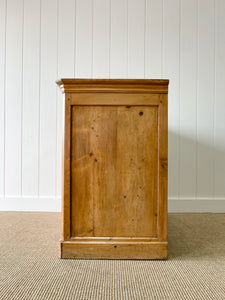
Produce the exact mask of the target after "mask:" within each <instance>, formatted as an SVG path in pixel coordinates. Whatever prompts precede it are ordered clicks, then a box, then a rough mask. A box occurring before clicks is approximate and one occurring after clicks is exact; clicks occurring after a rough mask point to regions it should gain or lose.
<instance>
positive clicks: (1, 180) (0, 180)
mask: <svg viewBox="0 0 225 300" xmlns="http://www.w3.org/2000/svg"><path fill="white" fill-rule="evenodd" d="M6 17H7V1H6V0H4V1H1V2H0V166H1V167H0V195H3V196H4V195H5V77H6V24H7V19H6Z"/></svg>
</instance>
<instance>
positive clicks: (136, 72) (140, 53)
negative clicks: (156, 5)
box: [128, 0, 145, 78]
mask: <svg viewBox="0 0 225 300" xmlns="http://www.w3.org/2000/svg"><path fill="white" fill-rule="evenodd" d="M144 4H145V0H130V1H128V77H129V78H143V77H144V64H145V62H144V44H145V42H144V40H145V37H144V34H145V32H144V19H145V11H144V8H145V5H144Z"/></svg>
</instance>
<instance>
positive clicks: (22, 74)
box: [20, 0, 24, 196]
mask: <svg viewBox="0 0 225 300" xmlns="http://www.w3.org/2000/svg"><path fill="white" fill-rule="evenodd" d="M23 49H24V0H23V1H22V57H21V60H22V62H21V65H22V70H21V125H20V126H21V143H20V144H21V150H20V153H21V158H20V160H21V170H20V171H21V173H20V177H21V186H20V195H21V196H22V195H23V94H24V93H23V89H24V72H23V70H24V65H23V64H24V62H23V57H24V53H23V52H24V51H23Z"/></svg>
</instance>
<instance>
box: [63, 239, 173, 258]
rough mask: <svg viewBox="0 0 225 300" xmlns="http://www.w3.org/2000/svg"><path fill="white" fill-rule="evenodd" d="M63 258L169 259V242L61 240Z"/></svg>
mask: <svg viewBox="0 0 225 300" xmlns="http://www.w3.org/2000/svg"><path fill="white" fill-rule="evenodd" d="M59 256H60V257H61V258H86V259H90V258H95V259H112V258H114V259H167V257H168V243H167V242H132V243H126V242H117V243H114V242H107V243H105V242H98V243H97V242H88V243H82V242H74V241H73V242H59Z"/></svg>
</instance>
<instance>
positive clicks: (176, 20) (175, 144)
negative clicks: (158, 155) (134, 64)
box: [162, 0, 180, 198]
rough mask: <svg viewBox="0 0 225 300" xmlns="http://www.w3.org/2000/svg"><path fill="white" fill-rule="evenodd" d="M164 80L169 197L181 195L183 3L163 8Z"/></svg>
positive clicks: (170, 0)
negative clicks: (181, 7)
mask: <svg viewBox="0 0 225 300" xmlns="http://www.w3.org/2000/svg"><path fill="white" fill-rule="evenodd" d="M163 11H164V13H163V19H164V20H163V32H164V33H163V47H162V51H163V59H162V61H163V77H164V78H168V79H169V80H170V84H169V99H168V103H169V105H168V119H169V125H170V126H169V141H168V142H169V143H168V154H169V168H168V174H169V176H168V179H169V191H168V192H169V195H170V196H171V197H175V198H178V193H179V123H180V121H179V115H180V114H179V108H180V64H179V60H180V58H179V57H180V14H179V12H180V1H179V0H168V1H165V2H164V8H163Z"/></svg>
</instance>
